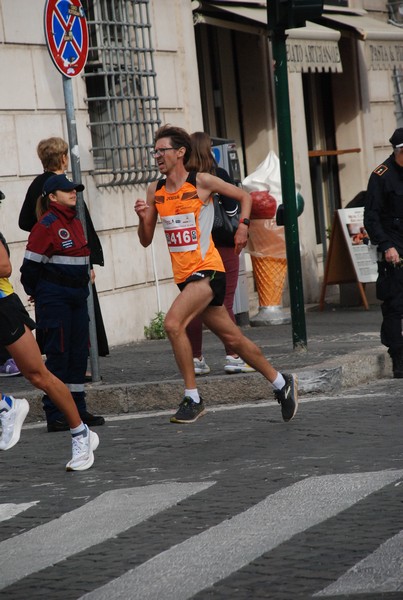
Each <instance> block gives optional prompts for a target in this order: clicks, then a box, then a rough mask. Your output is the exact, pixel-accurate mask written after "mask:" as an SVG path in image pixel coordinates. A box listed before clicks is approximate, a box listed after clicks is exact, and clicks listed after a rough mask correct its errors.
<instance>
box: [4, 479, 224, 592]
mask: <svg viewBox="0 0 403 600" xmlns="http://www.w3.org/2000/svg"><path fill="white" fill-rule="evenodd" d="M211 485H214V482H208V483H176V482H175V483H165V484H157V485H150V486H144V487H138V488H126V489H121V490H113V491H111V492H106V493H104V494H101V495H100V496H98V498H96V499H95V500H92V501H91V502H88V503H87V504H85V505H84V506H81V507H80V508H78V509H76V510H73V511H71V512H69V513H67V514H64V515H62V516H61V517H60V518H58V519H55V520H53V521H51V522H50V523H46V524H45V525H40V526H39V527H36V528H35V529H31V530H30V531H27V532H25V533H22V534H21V535H18V536H15V537H12V538H9V539H8V540H5V541H4V542H1V544H0V589H3V588H5V587H7V586H9V585H11V584H12V583H15V582H16V581H19V580H20V579H23V577H27V576H28V575H31V574H32V573H36V572H37V571H40V570H41V569H46V568H47V567H50V566H52V565H54V564H56V563H57V562H59V561H61V560H64V559H66V558H68V557H69V556H71V555H72V554H76V553H78V552H82V551H83V550H86V549H87V548H90V547H91V546H94V545H95V544H99V543H101V542H104V541H106V540H108V539H110V538H113V537H115V536H116V535H118V534H119V533H121V532H122V531H126V530H127V529H130V527H133V526H134V525H137V524H138V523H141V522H142V521H145V520H146V519H148V518H149V517H151V516H152V515H155V514H157V513H159V512H161V511H162V510H165V509H167V508H170V507H171V506H173V505H174V504H177V503H178V502H180V501H181V500H184V499H185V498H187V497H188V496H191V495H192V494H197V493H198V492H202V491H203V490H205V489H207V488H209V487H210V486H211Z"/></svg>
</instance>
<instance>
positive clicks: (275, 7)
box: [267, 0, 323, 31]
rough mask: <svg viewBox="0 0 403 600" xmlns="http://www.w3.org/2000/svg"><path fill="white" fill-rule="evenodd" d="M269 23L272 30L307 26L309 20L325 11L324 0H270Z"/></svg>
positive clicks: (268, 7) (268, 5) (268, 3)
mask: <svg viewBox="0 0 403 600" xmlns="http://www.w3.org/2000/svg"><path fill="white" fill-rule="evenodd" d="M267 11H268V13H267V23H268V26H269V30H270V31H279V30H285V29H292V28H293V27H305V22H306V21H307V20H312V19H317V18H318V17H320V16H321V14H322V12H323V0H268V2H267Z"/></svg>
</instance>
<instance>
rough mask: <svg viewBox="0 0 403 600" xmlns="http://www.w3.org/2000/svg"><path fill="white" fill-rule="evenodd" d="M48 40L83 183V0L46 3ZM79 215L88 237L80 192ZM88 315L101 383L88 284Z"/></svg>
mask: <svg viewBox="0 0 403 600" xmlns="http://www.w3.org/2000/svg"><path fill="white" fill-rule="evenodd" d="M44 27H45V38H46V44H47V47H48V51H49V54H50V56H51V59H52V60H53V63H54V65H55V67H56V68H57V69H58V70H59V71H60V73H61V74H62V77H63V92H64V102H65V107H66V120H67V132H68V138H69V147H70V164H71V172H72V175H73V180H74V181H76V182H77V183H81V168H80V152H79V148H78V141H77V127H76V119H75V115H74V97H73V85H72V79H71V78H72V77H76V76H77V75H79V74H80V73H81V71H82V70H83V68H84V67H85V63H86V62H87V56H88V27H87V20H86V18H85V13H84V10H83V7H82V5H81V0H69V1H68V2H66V1H64V0H46V2H45V11H44ZM77 213H78V216H79V219H80V221H81V223H82V225H83V228H84V233H85V235H86V237H87V223H86V219H85V209H84V200H83V196H82V193H81V192H79V193H77ZM88 290H89V295H88V300H87V306H88V315H89V319H90V324H89V336H90V361H91V375H92V381H93V382H94V383H96V382H99V381H100V380H101V376H100V374H99V356H98V340H97V332H96V326H95V311H94V296H93V291H92V284H91V282H89V284H88Z"/></svg>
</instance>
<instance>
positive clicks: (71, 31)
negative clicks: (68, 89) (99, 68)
mask: <svg viewBox="0 0 403 600" xmlns="http://www.w3.org/2000/svg"><path fill="white" fill-rule="evenodd" d="M45 36H46V43H47V46H48V50H49V54H50V56H51V57H52V60H53V62H54V64H55V66H56V67H57V68H58V69H59V71H60V72H61V73H62V74H63V75H66V77H75V76H76V75H78V74H79V73H81V71H82V70H83V68H84V66H85V63H86V61H87V55H88V27H87V20H86V18H85V14H84V10H83V7H82V5H81V1H80V0H47V2H46V5H45Z"/></svg>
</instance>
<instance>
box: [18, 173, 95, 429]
mask: <svg viewBox="0 0 403 600" xmlns="http://www.w3.org/2000/svg"><path fill="white" fill-rule="evenodd" d="M83 190H84V186H83V185H82V184H79V183H75V182H74V181H70V180H69V179H68V178H67V177H66V175H52V176H51V177H49V178H48V179H47V180H46V181H45V183H44V186H43V192H42V196H40V197H39V199H38V203H37V218H38V222H37V223H36V224H35V225H34V226H33V228H32V231H31V233H30V235H29V238H28V244H27V248H26V251H25V256H24V262H23V265H22V267H21V282H22V285H23V286H24V289H25V291H26V293H27V294H28V295H29V296H31V298H32V299H33V300H34V302H35V310H36V319H37V327H38V329H40V330H41V331H42V335H43V344H44V347H43V351H44V353H45V354H46V366H47V367H48V369H49V370H50V371H51V372H52V373H53V374H54V375H56V376H57V377H58V378H59V379H61V380H62V381H63V382H64V383H66V385H67V386H68V387H69V389H70V391H71V393H72V395H73V398H74V400H75V402H76V405H77V408H78V411H79V413H80V416H81V418H82V420H83V421H84V422H86V421H88V419H87V417H88V414H89V413H88V411H87V407H86V402H85V391H84V381H85V371H86V366H87V358H88V345H89V320H88V307H87V297H88V294H89V289H88V283H89V262H90V249H89V246H88V243H87V240H86V237H85V234H84V229H83V226H82V224H81V221H80V219H79V218H78V214H77V211H76V203H77V192H81V191H83ZM43 405H44V410H45V413H46V420H47V426H48V431H50V432H51V431H61V430H63V429H65V428H66V422H65V419H64V416H63V414H62V413H61V412H60V410H59V409H58V408H57V407H56V406H55V405H54V403H53V402H52V399H51V398H50V397H49V395H47V394H45V396H44V397H43ZM90 417H91V420H92V423H91V425H92V426H94V425H102V424H103V423H104V422H105V421H104V419H103V417H95V416H94V415H90ZM94 421H95V422H94Z"/></svg>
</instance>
